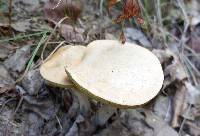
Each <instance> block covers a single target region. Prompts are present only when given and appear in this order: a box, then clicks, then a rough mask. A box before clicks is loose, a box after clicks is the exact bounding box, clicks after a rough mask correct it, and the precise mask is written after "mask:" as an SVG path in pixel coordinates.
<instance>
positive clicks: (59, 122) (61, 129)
mask: <svg viewBox="0 0 200 136" xmlns="http://www.w3.org/2000/svg"><path fill="white" fill-rule="evenodd" d="M56 120H57V121H58V124H59V126H60V129H61V130H62V129H63V127H62V125H61V123H60V119H59V118H58V116H57V115H56Z"/></svg>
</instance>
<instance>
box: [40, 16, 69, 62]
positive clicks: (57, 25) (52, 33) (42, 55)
mask: <svg viewBox="0 0 200 136" xmlns="http://www.w3.org/2000/svg"><path fill="white" fill-rule="evenodd" d="M67 18H68V16H66V17H64V18H62V19H61V20H60V21H59V22H58V23H56V26H55V27H54V29H53V31H52V32H51V34H50V35H49V37H48V39H47V41H46V43H45V44H44V47H43V49H42V53H41V59H42V61H43V60H44V51H45V49H46V47H47V45H48V43H49V41H50V40H51V38H52V36H53V35H54V33H55V31H56V29H57V28H58V27H59V26H60V24H61V23H62V22H63V21H64V20H65V19H67ZM54 23H55V22H54Z"/></svg>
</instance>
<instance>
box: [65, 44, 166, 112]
mask: <svg viewBox="0 0 200 136" xmlns="http://www.w3.org/2000/svg"><path fill="white" fill-rule="evenodd" d="M82 57H83V58H82V59H81V62H80V63H79V64H77V65H76V66H74V65H70V64H67V63H66V68H65V70H66V73H67V75H68V77H69V79H70V80H71V81H72V82H73V83H74V85H75V86H76V88H77V89H78V90H80V91H82V92H83V93H85V94H87V95H88V96H91V97H92V98H95V99H97V100H99V101H101V102H103V103H110V104H112V105H115V106H117V107H122V108H127V107H135V106H139V105H143V104H145V103H147V102H148V101H150V100H151V99H153V98H154V97H155V96H156V95H157V94H158V93H159V91H160V89H161V87H162V84H163V80H164V75H163V70H162V67H161V64H160V62H159V60H158V58H157V57H156V56H155V55H154V54H153V53H152V52H150V51H149V50H147V49H145V48H143V47H141V46H138V45H136V44H133V43H125V44H124V45H122V44H121V43H120V42H119V41H114V40H97V41H94V42H92V43H90V44H89V45H88V47H87V48H86V50H85V52H84V55H82Z"/></svg>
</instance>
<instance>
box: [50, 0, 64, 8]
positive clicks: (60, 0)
mask: <svg viewBox="0 0 200 136" xmlns="http://www.w3.org/2000/svg"><path fill="white" fill-rule="evenodd" d="M62 1H63V0H59V1H58V3H57V4H56V5H55V6H54V7H53V8H52V9H55V8H57V7H58V6H59V5H60V3H61V2H62Z"/></svg>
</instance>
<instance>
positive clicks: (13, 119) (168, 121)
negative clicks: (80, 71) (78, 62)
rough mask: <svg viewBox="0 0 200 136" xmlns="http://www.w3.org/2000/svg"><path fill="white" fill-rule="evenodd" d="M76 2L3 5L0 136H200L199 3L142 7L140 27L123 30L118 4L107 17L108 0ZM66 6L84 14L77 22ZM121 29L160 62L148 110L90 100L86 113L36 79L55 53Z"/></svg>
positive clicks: (70, 95)
mask: <svg viewBox="0 0 200 136" xmlns="http://www.w3.org/2000/svg"><path fill="white" fill-rule="evenodd" d="M74 2H75V3H77V4H75V5H65V4H66V3H61V4H58V3H59V1H58V0H0V136H1V135H2V136H15V135H16V136H18V135H24V136H40V135H41V136H178V135H181V136H200V8H199V7H200V1H199V0H192V1H190V0H174V1H171V0H170V1H169V0H154V2H150V1H148V0H143V1H140V2H139V5H140V8H141V12H142V18H143V20H144V22H145V24H144V25H142V26H140V25H138V24H137V23H135V21H134V19H132V20H130V21H125V25H124V26H123V28H122V27H121V25H118V24H115V23H113V19H114V18H116V16H117V15H119V14H120V11H121V5H122V2H119V3H118V4H116V5H115V6H113V8H112V9H111V13H110V14H111V15H109V14H108V11H107V6H106V1H105V0H81V3H80V1H79V0H74ZM66 7H68V8H72V9H75V10H76V8H78V9H79V8H80V9H82V11H80V13H81V14H80V16H79V17H78V19H77V20H76V22H74V21H72V20H71V19H70V18H69V16H67V15H66V13H65V11H66ZM74 14H75V15H76V14H79V10H78V11H76V12H74ZM122 29H123V32H124V36H125V38H126V41H128V42H132V43H137V44H139V45H141V46H143V47H145V48H148V49H149V50H151V51H152V52H153V53H155V54H156V55H157V56H158V58H159V60H160V62H161V63H162V66H163V70H164V75H165V81H164V84H163V87H162V90H161V91H160V93H159V95H158V96H157V97H156V98H155V99H153V100H152V101H151V102H149V103H148V104H146V105H144V106H142V107H140V108H134V109H116V108H113V107H111V106H108V105H104V104H102V103H100V102H97V101H95V100H93V99H90V100H89V103H90V105H89V107H88V108H87V109H88V110H86V111H84V110H82V106H85V105H84V103H82V102H83V100H81V99H82V98H81V97H77V95H76V94H75V93H74V92H73V91H72V90H70V89H63V88H58V87H53V86H50V85H47V84H46V82H45V81H44V79H43V78H42V77H41V75H40V72H39V67H40V65H41V63H42V61H43V59H44V58H46V57H47V56H48V55H49V54H50V52H51V51H52V50H54V49H55V48H57V47H58V46H61V45H68V44H73V45H84V46H85V45H87V44H88V43H90V42H91V41H93V40H97V39H115V40H118V39H119V37H120V34H121V32H122Z"/></svg>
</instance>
